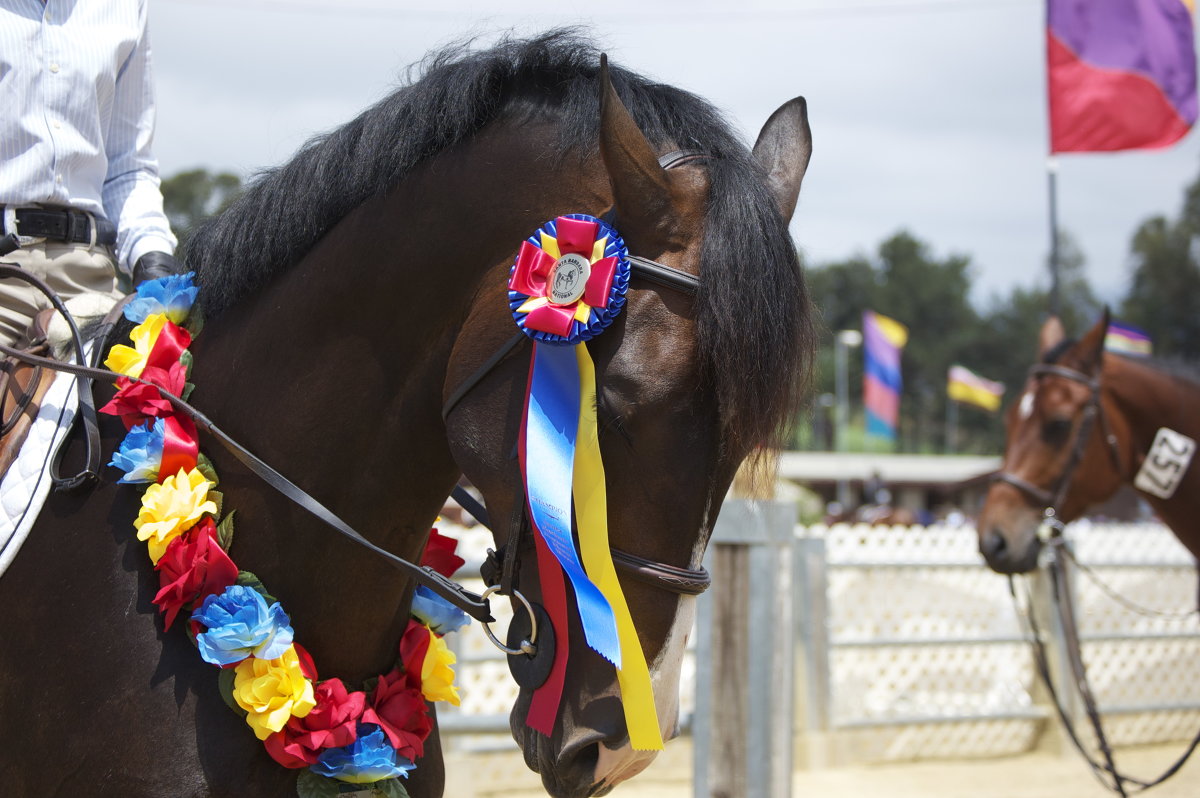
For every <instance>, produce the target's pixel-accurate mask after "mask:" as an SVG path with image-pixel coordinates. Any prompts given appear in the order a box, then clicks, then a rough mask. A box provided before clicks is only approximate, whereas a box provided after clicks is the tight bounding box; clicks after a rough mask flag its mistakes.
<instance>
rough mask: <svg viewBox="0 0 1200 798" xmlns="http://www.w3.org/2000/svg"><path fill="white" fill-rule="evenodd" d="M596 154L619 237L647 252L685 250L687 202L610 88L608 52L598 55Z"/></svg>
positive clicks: (623, 105)
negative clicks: (608, 184) (610, 195)
mask: <svg viewBox="0 0 1200 798" xmlns="http://www.w3.org/2000/svg"><path fill="white" fill-rule="evenodd" d="M600 157H601V158H603V160H604V166H605V168H606V169H607V170H608V176H609V180H610V181H612V190H613V201H614V203H615V205H616V210H617V218H618V220H619V221H620V230H621V235H622V237H624V238H626V239H627V240H632V241H633V242H635V243H634V245H635V246H637V247H638V248H639V249H641V250H642V251H643V252H645V253H647V254H650V251H651V250H654V251H658V252H662V251H668V250H679V249H683V248H684V246H685V245H686V242H685V241H684V240H683V234H682V228H681V226H680V224H679V220H680V218H681V216H682V215H683V213H684V210H685V208H686V207H687V206H688V203H687V202H686V192H685V190H684V189H685V186H684V184H683V181H682V180H678V181H677V180H674V179H673V177H674V176H673V175H671V174H668V172H667V170H665V169H663V168H662V167H661V166H659V164H658V156H657V155H655V153H654V149H653V148H652V147H651V146H650V142H649V141H648V140H647V139H646V136H645V134H643V133H642V131H641V129H640V128H639V127H638V126H637V122H635V121H634V120H633V116H631V115H630V113H629V109H627V108H626V107H625V104H624V103H622V102H621V98H620V97H618V96H617V92H616V90H615V89H614V88H613V85H612V81H611V80H610V78H609V74H608V57H607V56H606V55H601V56H600ZM680 177H681V178H682V175H681V176H680Z"/></svg>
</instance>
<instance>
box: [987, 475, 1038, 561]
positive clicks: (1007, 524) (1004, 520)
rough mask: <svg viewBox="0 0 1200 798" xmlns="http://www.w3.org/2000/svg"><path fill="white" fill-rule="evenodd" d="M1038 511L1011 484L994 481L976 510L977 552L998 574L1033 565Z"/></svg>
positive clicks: (1036, 557)
mask: <svg viewBox="0 0 1200 798" xmlns="http://www.w3.org/2000/svg"><path fill="white" fill-rule="evenodd" d="M1041 520H1042V514H1041V513H1039V512H1037V511H1036V510H1034V509H1033V508H1032V507H1030V506H1029V504H1028V503H1027V502H1026V501H1025V499H1024V497H1023V496H1022V495H1021V494H1020V493H1019V492H1018V491H1017V490H1016V489H1015V488H1013V487H1012V486H1010V485H1006V484H1003V483H998V484H995V485H993V486H992V487H991V489H990V490H989V491H988V495H987V501H985V502H984V505H983V510H982V511H981V512H980V514H979V521H978V526H977V532H978V535H979V553H980V554H982V555H983V559H984V560H985V561H986V562H987V564H988V567H989V568H991V569H992V570H993V571H996V572H997V573H1001V574H1023V573H1028V572H1030V571H1032V570H1034V569H1035V568H1037V563H1038V554H1039V553H1040V552H1041V548H1042V544H1041V541H1040V540H1039V539H1038V535H1037V531H1038V526H1039V524H1040V523H1041Z"/></svg>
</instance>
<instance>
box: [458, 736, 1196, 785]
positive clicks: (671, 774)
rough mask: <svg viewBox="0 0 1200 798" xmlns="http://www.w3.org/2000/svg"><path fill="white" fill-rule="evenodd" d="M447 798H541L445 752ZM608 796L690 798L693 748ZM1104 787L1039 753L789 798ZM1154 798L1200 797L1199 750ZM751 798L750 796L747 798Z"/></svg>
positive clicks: (849, 774)
mask: <svg viewBox="0 0 1200 798" xmlns="http://www.w3.org/2000/svg"><path fill="white" fill-rule="evenodd" d="M1183 748H1184V745H1183V744H1182V743H1176V744H1172V745H1164V746H1153V747H1146V748H1128V749H1122V750H1120V751H1118V752H1117V766H1118V767H1119V768H1121V769H1123V770H1125V771H1126V772H1129V773H1130V774H1132V775H1135V776H1140V777H1149V776H1152V775H1157V774H1158V773H1159V772H1161V771H1162V770H1163V769H1164V768H1165V767H1166V766H1167V765H1169V764H1170V763H1171V762H1174V761H1175V759H1176V758H1177V757H1178V756H1179V754H1181V753H1182V752H1183ZM446 773H447V784H446V795H447V796H449V797H450V798H492V797H494V798H544V796H545V793H544V792H543V791H542V790H541V788H540V786H539V782H538V779H537V776H535V775H534V774H533V773H530V772H529V771H528V770H527V769H526V768H525V765H524V763H523V762H522V760H521V758H520V756H519V755H518V754H515V753H509V752H504V753H491V754H470V755H467V754H453V753H451V754H448V755H447V757H446ZM612 794H613V796H614V798H693V797H692V785H691V748H690V741H688V740H687V739H682V740H676V741H675V742H674V743H672V744H671V745H668V746H667V750H666V751H665V752H664V753H663V754H662V755H661V756H660V757H659V761H657V762H655V764H653V765H651V767H650V769H649V770H647V771H646V772H645V773H643V774H642V775H640V776H638V777H637V778H636V779H634V780H632V781H630V782H627V783H626V784H623V785H621V786H620V787H618V788H617V789H616V790H615V791H614V792H613V793H612ZM1113 794H1114V793H1110V792H1108V791H1107V790H1105V789H1104V788H1103V787H1102V786H1101V785H1100V784H1099V782H1097V781H1096V778H1095V777H1094V776H1093V775H1092V773H1091V771H1090V770H1089V768H1088V767H1087V765H1086V764H1085V763H1084V761H1083V760H1082V759H1080V758H1079V756H1078V755H1077V754H1074V753H1071V754H1069V755H1062V756H1058V755H1054V754H1049V753H1043V752H1036V753H1030V754H1025V755H1022V756H1016V757H1003V758H997V759H974V760H969V761H968V760H957V761H948V762H914V763H903V764H889V765H859V766H854V767H839V768H830V769H826V770H808V771H797V772H796V774H795V777H794V779H793V781H792V796H793V798H814V797H818V796H819V798H828V797H830V796H834V797H836V798H843V796H853V797H854V798H858V797H859V796H861V797H862V798H876V797H877V796H878V798H931V797H936V798H1103V796H1106V795H1113ZM1148 795H1149V796H1151V797H1152V798H1200V753H1198V754H1197V755H1196V756H1195V757H1193V759H1192V760H1190V761H1189V762H1188V764H1187V765H1186V766H1185V767H1184V768H1183V769H1182V770H1181V771H1180V772H1179V773H1177V774H1175V776H1174V777H1172V778H1171V779H1170V780H1168V781H1167V782H1166V783H1165V784H1163V785H1161V786H1159V787H1156V788H1154V789H1153V790H1151V791H1150V792H1149V793H1148ZM746 798H755V796H746Z"/></svg>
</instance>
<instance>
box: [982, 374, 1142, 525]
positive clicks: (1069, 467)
mask: <svg viewBox="0 0 1200 798" xmlns="http://www.w3.org/2000/svg"><path fill="white" fill-rule="evenodd" d="M1029 377H1030V379H1033V380H1035V381H1037V380H1040V379H1041V378H1042V377H1062V378H1063V379H1066V380H1071V381H1072V382H1077V383H1080V384H1081V385H1084V386H1086V387H1087V389H1088V391H1089V392H1090V395H1089V396H1088V401H1087V404H1086V405H1085V406H1084V408H1083V417H1082V418H1081V419H1080V421H1079V424H1078V425H1077V426H1076V428H1075V437H1074V439H1073V441H1072V444H1071V450H1070V453H1069V455H1068V456H1067V463H1066V465H1065V466H1064V467H1063V470H1062V473H1061V474H1060V475H1059V477H1058V479H1057V480H1055V482H1054V485H1053V487H1051V488H1042V487H1039V486H1037V485H1034V484H1033V483H1032V482H1030V481H1029V480H1026V479H1023V478H1021V477H1018V476H1017V475H1016V474H1013V473H1011V472H1008V471H1000V472H999V473H997V474H995V475H993V476H992V481H994V482H1003V483H1005V484H1008V485H1012V486H1013V487H1014V488H1016V489H1017V490H1018V491H1020V492H1021V493H1022V494H1024V495H1025V497H1026V498H1027V499H1029V500H1030V502H1031V503H1032V504H1034V505H1037V506H1041V507H1043V508H1044V509H1043V516H1044V524H1045V525H1047V526H1048V527H1049V529H1050V531H1051V533H1052V534H1053V535H1054V536H1057V535H1059V534H1061V533H1062V520H1061V519H1060V515H1061V513H1062V505H1063V502H1064V501H1065V500H1066V497H1067V489H1068V487H1069V486H1070V484H1071V478H1072V477H1073V476H1074V475H1075V469H1076V468H1078V467H1079V464H1080V462H1082V460H1083V452H1084V450H1085V449H1086V448H1087V444H1088V440H1089V439H1090V438H1091V432H1092V426H1093V425H1094V424H1095V423H1096V422H1097V420H1099V422H1100V430H1101V432H1102V434H1103V435H1104V441H1105V443H1106V444H1107V445H1108V450H1109V454H1110V455H1111V457H1112V461H1113V466H1114V467H1115V468H1116V470H1117V472H1118V473H1122V474H1123V472H1124V469H1123V467H1122V465H1121V452H1120V450H1119V449H1118V447H1117V439H1116V436H1115V435H1113V433H1112V429H1111V428H1110V427H1109V424H1108V417H1107V416H1105V415H1104V405H1103V404H1102V403H1101V388H1102V385H1101V382H1100V377H1092V376H1089V375H1087V374H1084V373H1083V372H1082V371H1079V370H1077V369H1073V368H1069V367H1067V366H1063V365H1060V364H1058V363H1038V364H1036V365H1034V366H1033V368H1031V369H1029Z"/></svg>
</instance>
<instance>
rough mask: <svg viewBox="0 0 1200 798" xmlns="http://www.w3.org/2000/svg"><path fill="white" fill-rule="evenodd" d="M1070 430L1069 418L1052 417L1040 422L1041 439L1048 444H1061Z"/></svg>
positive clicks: (1065, 440)
mask: <svg viewBox="0 0 1200 798" xmlns="http://www.w3.org/2000/svg"><path fill="white" fill-rule="evenodd" d="M1070 432H1071V419H1069V418H1052V419H1050V420H1049V421H1047V422H1045V423H1044V424H1042V440H1043V441H1045V442H1046V443H1047V444H1049V445H1050V446H1062V445H1063V444H1064V443H1066V442H1067V435H1068V434H1069V433H1070Z"/></svg>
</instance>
